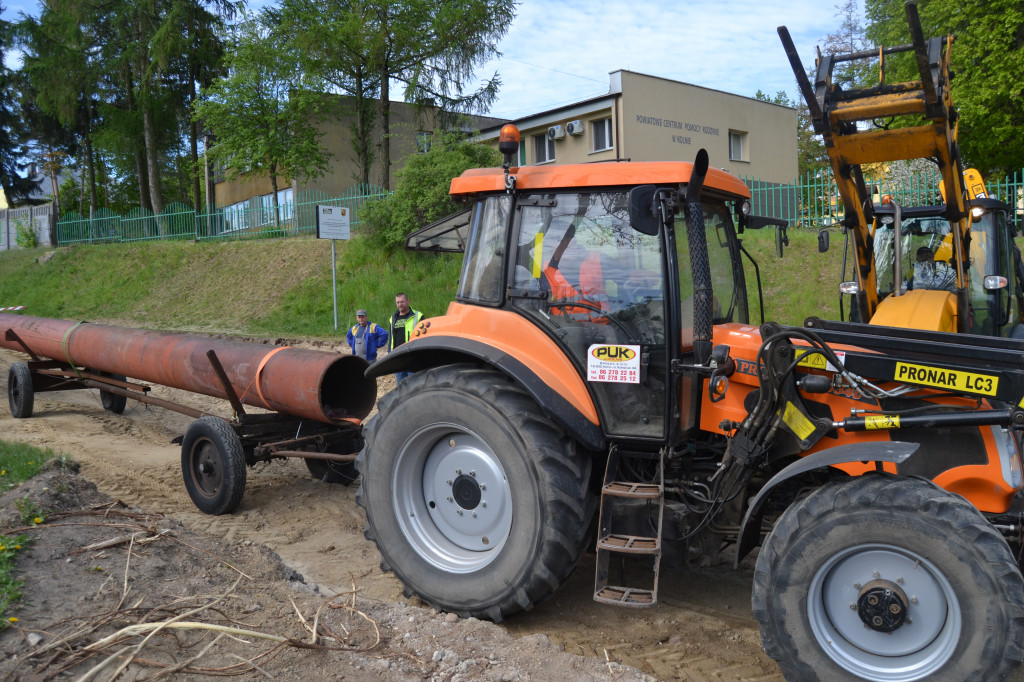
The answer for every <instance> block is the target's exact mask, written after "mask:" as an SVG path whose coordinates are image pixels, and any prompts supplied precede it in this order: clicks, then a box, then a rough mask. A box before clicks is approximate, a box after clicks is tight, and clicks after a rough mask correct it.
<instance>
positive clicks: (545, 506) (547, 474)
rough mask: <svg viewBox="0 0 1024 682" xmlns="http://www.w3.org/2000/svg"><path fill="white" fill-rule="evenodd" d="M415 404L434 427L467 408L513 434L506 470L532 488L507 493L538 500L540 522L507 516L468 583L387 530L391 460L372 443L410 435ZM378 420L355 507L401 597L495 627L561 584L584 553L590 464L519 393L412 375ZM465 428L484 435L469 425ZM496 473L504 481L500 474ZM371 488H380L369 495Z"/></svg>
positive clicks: (466, 373)
mask: <svg viewBox="0 0 1024 682" xmlns="http://www.w3.org/2000/svg"><path fill="white" fill-rule="evenodd" d="M415 402H419V407H414V408H413V409H415V410H421V411H422V413H423V414H425V415H429V417H428V419H434V420H437V421H440V420H445V421H452V422H459V421H460V420H463V421H469V416H468V415H467V414H466V411H467V409H472V408H473V407H476V408H479V409H480V410H481V411H482V412H489V413H491V414H492V415H494V416H495V417H496V418H498V419H501V420H503V421H504V424H503V425H502V426H503V427H504V428H506V429H507V430H509V431H511V432H512V433H514V434H517V437H518V439H519V442H520V445H521V446H522V447H521V448H520V449H519V452H516V453H514V455H516V456H518V457H519V458H521V462H520V460H516V462H517V464H516V465H515V466H522V467H523V469H524V470H525V471H528V472H529V478H530V479H532V480H528V481H523V480H510V481H509V484H510V487H511V488H512V489H513V490H514V491H516V490H518V489H520V488H521V487H524V486H525V487H529V488H530V489H531V490H532V491H533V492H534V493H535V494H536V495H537V496H538V497H537V498H536V499H534V500H532V501H534V502H536V503H537V504H538V505H539V509H540V518H539V519H533V518H528V515H524V514H520V515H519V516H514V520H513V531H512V535H511V536H510V538H509V541H508V543H507V544H506V546H505V547H504V549H503V550H502V552H501V554H500V555H499V557H498V559H496V560H495V561H494V562H492V563H491V564H489V565H487V566H485V567H483V568H482V569H480V570H478V571H476V572H474V573H470V574H456V573H446V572H444V571H443V570H441V569H437V568H435V567H433V566H432V565H430V564H428V563H426V562H425V561H424V560H423V559H422V558H421V557H420V556H419V555H418V554H417V553H416V551H415V550H414V549H413V548H412V547H411V546H410V545H409V543H408V541H407V540H406V539H405V538H404V536H403V534H402V532H401V531H400V529H397V526H396V525H395V523H394V521H393V519H394V514H395V512H394V507H393V506H392V504H391V500H390V495H389V494H385V492H387V491H390V486H391V478H392V472H391V471H389V470H388V467H389V463H388V461H389V460H391V459H392V457H393V456H394V455H393V453H392V452H391V448H390V447H389V446H388V445H387V444H385V445H384V446H383V447H382V445H381V441H382V438H385V437H386V439H387V440H388V441H389V443H393V442H394V441H395V440H396V438H395V437H393V436H392V434H394V433H395V432H400V431H401V430H402V429H403V428H409V427H412V428H415V425H410V424H409V423H408V421H407V420H406V419H404V417H407V416H408V415H409V414H410V411H409V406H410V403H415ZM467 406H472V407H467ZM378 410H379V411H378V414H377V415H375V416H374V417H373V418H372V419H371V420H370V421H369V423H368V424H367V426H366V429H365V431H364V434H363V435H364V438H365V440H366V447H364V448H363V450H362V451H361V452H360V453H359V457H358V458H357V459H356V468H357V469H358V470H359V472H360V474H362V482H361V484H360V486H359V490H358V492H357V494H356V502H357V503H358V504H359V506H361V507H362V508H363V509H364V510H365V511H366V517H367V526H366V530H365V532H364V535H365V537H366V538H367V539H368V540H371V541H373V542H375V543H376V544H377V548H378V550H379V551H380V554H381V557H382V559H381V569H382V570H384V571H394V573H395V575H396V576H397V577H398V578H399V579H400V580H401V581H402V583H403V585H404V587H405V593H406V594H408V595H411V594H415V595H418V596H419V597H420V598H421V599H423V600H424V601H426V602H427V603H428V604H430V605H431V606H433V607H434V608H436V609H438V610H442V611H448V612H453V613H457V614H458V615H459V616H461V617H470V616H474V617H481V618H488V619H490V620H493V621H495V622H499V621H501V620H502V619H503V618H504V617H505V616H507V615H509V614H512V613H515V612H518V611H522V610H527V609H530V608H532V607H533V606H534V605H536V604H538V603H539V602H541V601H543V600H544V599H546V598H547V597H549V596H551V594H553V593H554V591H555V590H556V589H558V588H559V587H560V586H561V585H562V584H564V583H565V581H566V580H567V579H568V578H569V576H570V575H571V574H572V571H573V569H574V568H575V567H576V564H577V563H578V561H579V559H580V557H581V556H582V555H583V552H584V551H585V549H586V547H587V545H588V544H589V543H588V539H589V536H588V535H587V530H588V528H589V527H590V519H591V517H592V516H593V514H594V511H595V509H596V500H595V499H592V498H593V495H592V494H591V493H590V492H589V491H588V482H589V478H590V470H591V461H590V458H589V456H588V455H586V454H585V453H583V452H582V449H580V448H578V447H577V446H576V444H575V443H574V442H573V441H572V439H571V438H569V437H568V436H567V435H566V434H565V433H564V432H563V431H562V430H561V429H560V428H559V427H558V426H556V425H555V423H554V422H553V421H551V420H550V419H548V418H547V416H546V415H545V414H544V413H543V411H542V410H541V409H540V407H539V406H538V405H537V404H536V402H535V401H534V400H533V398H532V397H530V395H529V394H528V393H527V392H526V391H525V390H523V389H522V388H521V387H520V386H518V385H517V384H516V383H515V382H514V381H512V379H510V378H509V377H507V376H506V375H504V374H502V373H500V372H497V371H494V370H490V369H486V368H480V367H478V366H475V365H449V366H445V367H438V368H435V369H430V370H426V371H423V372H417V373H415V374H413V375H412V376H410V377H409V378H408V379H406V380H405V381H403V382H402V383H401V384H399V386H398V387H397V388H396V389H395V390H393V391H391V392H390V393H388V394H387V395H386V396H384V397H383V398H382V399H381V401H380V403H379V404H378ZM468 425H469V426H472V427H473V428H474V429H480V428H483V427H481V424H479V423H478V422H475V421H474V422H470V423H469V424H468ZM398 439H400V440H403V441H404V439H405V437H404V436H399V437H398ZM495 454H496V455H499V453H497V452H496V453H495ZM502 454H505V453H502ZM510 456H512V455H510ZM504 466H505V467H506V475H508V476H509V478H510V479H511V478H512V475H511V472H509V471H508V468H509V464H508V463H505V464H504ZM375 483H376V484H377V485H378V486H381V487H380V488H377V489H374V484H375ZM522 509H528V506H526V505H524V507H522ZM516 513H518V512H516ZM517 526H518V527H519V529H520V537H521V536H522V535H524V534H525V533H524V532H523V531H524V529H527V528H533V529H534V531H533V532H532V536H531V537H530V539H529V541H528V542H523V541H516V540H513V537H515V536H516V535H517V533H516V531H517ZM441 592H444V594H439V593H441Z"/></svg>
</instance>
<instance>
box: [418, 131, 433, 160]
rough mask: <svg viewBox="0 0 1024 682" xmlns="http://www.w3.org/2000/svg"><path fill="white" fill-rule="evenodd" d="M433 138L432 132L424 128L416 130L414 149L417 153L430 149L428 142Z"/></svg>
mask: <svg viewBox="0 0 1024 682" xmlns="http://www.w3.org/2000/svg"><path fill="white" fill-rule="evenodd" d="M432 138H433V134H432V133H429V132H427V131H426V130H417V131H416V151H417V153H419V154H426V153H427V152H429V151H430V142H431V140H432Z"/></svg>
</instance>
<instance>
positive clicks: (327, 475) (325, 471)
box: [305, 436, 364, 487]
mask: <svg viewBox="0 0 1024 682" xmlns="http://www.w3.org/2000/svg"><path fill="white" fill-rule="evenodd" d="M363 444H364V443H363V439H362V438H361V437H359V436H356V437H353V438H348V439H346V440H345V441H343V444H342V445H341V446H336V447H334V448H332V451H334V452H335V453H336V454H339V455H348V454H354V453H358V452H359V451H360V450H362V448H363ZM305 462H306V468H307V469H309V473H310V475H311V476H312V477H313V478H315V479H316V480H318V481H323V482H324V483H337V484H340V485H343V486H346V487H347V486H350V485H352V484H353V483H355V481H356V479H357V478H359V472H358V471H356V463H355V462H333V461H330V460H326V459H307V460H305Z"/></svg>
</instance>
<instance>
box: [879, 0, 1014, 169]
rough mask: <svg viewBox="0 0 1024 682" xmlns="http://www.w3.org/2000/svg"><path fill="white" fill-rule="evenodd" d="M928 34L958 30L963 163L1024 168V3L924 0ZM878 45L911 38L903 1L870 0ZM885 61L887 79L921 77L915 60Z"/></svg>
mask: <svg viewBox="0 0 1024 682" xmlns="http://www.w3.org/2000/svg"><path fill="white" fill-rule="evenodd" d="M918 9H919V14H920V17H921V26H922V29H923V31H924V35H925V37H926V38H928V37H932V36H944V35H947V34H953V35H955V36H956V42H955V43H954V45H953V47H952V66H953V70H954V71H955V75H956V77H955V79H954V80H953V84H952V94H953V102H954V104H955V105H956V106H957V108H958V109H959V111H960V121H959V139H960V146H961V150H962V154H963V156H964V160H965V162H966V163H967V164H968V165H973V166H976V167H977V168H978V169H979V170H981V171H982V172H983V173H986V174H993V173H1006V172H1011V171H1015V170H1020V168H1021V166H1022V165H1024V135H1022V134H1021V130H1024V107H1022V106H1021V101H1024V78H1022V77H1021V74H1024V5H1022V4H1021V3H1020V2H1019V0H918ZM866 10H867V18H868V27H867V37H868V40H869V41H870V42H871V43H872V44H876V45H877V44H884V45H902V44H907V43H910V42H911V39H910V32H909V28H908V24H907V18H906V11H905V9H904V3H903V0H866ZM908 57H909V55H908V56H905V57H904V58H903V59H897V58H895V57H894V58H892V59H888V60H887V61H886V70H887V72H888V74H889V75H887V76H886V80H887V81H891V82H895V80H896V79H899V80H914V79H917V78H919V77H920V76H919V75H917V73H918V72H917V67H916V63H914V62H913V61H912V60H911V59H909V58H908Z"/></svg>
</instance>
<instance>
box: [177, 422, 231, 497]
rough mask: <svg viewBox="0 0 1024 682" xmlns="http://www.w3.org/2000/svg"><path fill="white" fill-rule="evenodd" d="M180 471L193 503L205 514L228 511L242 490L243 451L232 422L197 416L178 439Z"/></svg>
mask: <svg viewBox="0 0 1024 682" xmlns="http://www.w3.org/2000/svg"><path fill="white" fill-rule="evenodd" d="M181 473H182V477H183V478H184V479H185V489H186V490H187V491H188V496H189V497H190V498H192V502H193V504H195V505H196V507H197V508H198V509H199V511H201V512H203V513H205V514H211V515H214V516H217V515H219V514H230V513H231V512H233V511H235V509H237V508H238V505H239V503H241V501H242V495H243V494H244V493H245V453H244V452H243V450H242V441H241V439H239V437H238V434H237V433H235V430H234V429H232V428H231V425H230V424H228V423H227V422H226V421H224V420H223V419H221V418H220V417H200V418H199V419H196V420H195V421H194V422H192V423H191V424H189V427H188V429H187V430H186V431H185V437H184V438H183V439H182V441H181Z"/></svg>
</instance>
